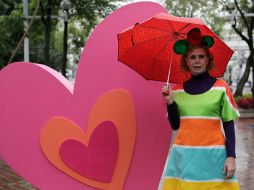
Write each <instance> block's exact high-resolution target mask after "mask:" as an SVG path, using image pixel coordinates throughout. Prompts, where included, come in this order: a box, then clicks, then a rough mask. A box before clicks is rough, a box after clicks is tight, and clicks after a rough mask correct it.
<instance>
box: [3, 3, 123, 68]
mask: <svg viewBox="0 0 254 190" xmlns="http://www.w3.org/2000/svg"><path fill="white" fill-rule="evenodd" d="M38 1H39V0H30V1H29V12H30V14H32V13H33V12H34V9H35V7H36V5H37V3H38ZM122 1H124V0H122ZM117 2H120V0H95V1H87V0H77V1H72V7H71V9H70V11H69V18H70V19H69V23H70V24H69V27H70V29H71V30H70V38H71V40H70V41H71V43H72V46H71V48H72V49H71V50H70V51H69V52H72V53H74V57H77V55H79V54H80V49H81V48H82V47H83V46H84V44H85V41H86V39H87V37H88V35H89V34H90V31H91V30H92V28H94V26H95V25H96V24H97V22H98V21H99V19H100V18H103V17H105V16H106V15H107V14H109V13H110V12H111V11H113V10H114V9H115V8H116V7H117V6H116V3H117ZM0 8H2V9H1V11H0V16H1V15H2V17H3V18H2V19H1V18H0V26H1V28H0V31H1V32H2V33H1V34H2V36H0V42H4V43H3V44H1V45H3V46H5V45H7V46H8V45H9V46H10V47H9V48H10V49H9V50H5V49H4V48H3V49H1V50H4V51H5V52H6V54H5V56H4V57H3V56H1V57H0V66H1V68H2V67H3V66H5V65H6V64H7V62H8V61H7V60H8V57H10V53H11V50H12V49H14V48H15V44H16V43H15V42H17V41H19V40H18V39H20V38H21V37H20V34H23V33H24V32H23V28H24V27H23V26H22V25H23V23H22V21H21V17H22V16H23V15H22V13H23V10H22V8H23V7H22V1H21V0H18V1H7V0H2V1H0ZM59 11H60V1H59V0H40V9H39V12H38V15H41V19H40V20H36V21H35V24H34V25H33V26H32V28H31V30H30V31H29V39H30V49H31V55H30V58H31V61H32V62H39V63H43V64H46V65H48V66H50V67H52V68H54V69H56V70H60V67H61V61H62V59H61V57H62V56H61V55H60V54H61V53H62V52H61V50H62V48H61V47H59V46H61V45H62V43H59V42H60V41H61V39H63V38H61V36H62V32H61V31H62V28H59V26H61V25H59V22H58V20H53V19H52V16H53V15H58V13H59ZM6 18H8V19H7V20H6ZM15 19H16V20H17V19H19V22H16V21H15V22H13V21H14V20H15ZM10 22H11V23H10ZM60 22H61V21H60ZM14 23H15V24H14ZM18 23H19V24H18ZM11 24H13V27H9V25H11ZM16 24H17V25H16ZM14 26H16V27H14ZM80 26H85V27H80ZM16 29H17V30H18V31H15V30H16ZM72 32H73V35H72ZM17 34H19V35H17ZM10 35H13V36H14V37H15V40H13V44H12V43H11V44H10V43H9V44H8V43H7V42H6V41H5V39H10V38H9V36H10ZM11 41H12V39H11ZM56 41H57V42H58V43H56V44H55V42H56ZM70 41H68V42H70ZM41 47H43V50H42V49H41ZM22 51H23V50H20V51H19V53H18V55H16V56H15V58H14V60H13V61H17V60H18V56H19V55H22V53H23V52H22ZM42 52H43V55H42ZM21 57H23V56H21Z"/></svg>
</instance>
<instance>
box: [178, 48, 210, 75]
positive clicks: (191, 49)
mask: <svg viewBox="0 0 254 190" xmlns="http://www.w3.org/2000/svg"><path fill="white" fill-rule="evenodd" d="M199 48H202V49H204V50H205V53H206V55H207V57H208V65H207V67H206V70H207V71H210V70H211V69H212V68H213V66H214V62H213V55H212V53H211V52H210V51H209V48H207V47H206V46H204V45H194V46H193V45H189V47H188V49H187V52H186V53H185V54H184V55H183V56H182V58H181V64H180V68H181V70H182V71H185V72H189V71H190V69H189V67H188V65H187V62H186V59H187V57H188V55H189V54H190V53H192V52H193V51H194V50H196V49H199Z"/></svg>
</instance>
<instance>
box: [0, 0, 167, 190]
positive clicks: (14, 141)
mask: <svg viewBox="0 0 254 190" xmlns="http://www.w3.org/2000/svg"><path fill="white" fill-rule="evenodd" d="M140 10H142V11H140ZM158 12H166V9H165V8H163V7H162V6H160V5H159V4H156V3H153V2H140V3H134V4H131V5H128V6H124V7H122V8H120V9H118V10H117V11H115V12H114V13H112V14H110V15H109V16H107V17H106V18H105V20H103V21H102V22H101V23H100V24H99V25H98V26H97V27H96V28H95V29H94V31H93V33H92V34H91V35H90V37H89V40H88V42H87V43H86V46H85V48H84V51H83V53H82V55H81V56H80V61H79V65H78V71H77V75H76V79H75V84H74V85H72V84H71V83H70V82H69V81H67V80H66V79H65V78H63V77H62V76H61V75H60V74H59V73H58V72H57V71H55V70H52V69H50V68H48V67H47V66H44V65H38V64H32V63H25V62H19V63H14V64H10V65H8V66H7V67H5V68H4V69H2V70H1V71H0V92H1V95H0V96H1V101H0V115H1V119H0V131H1V132H0V157H1V159H3V160H5V161H6V162H7V163H8V164H9V165H10V166H11V167H12V168H13V169H14V170H15V171H16V172H17V173H18V174H19V175H21V176H22V177H24V178H25V179H27V180H28V181H29V182H30V183H32V184H33V185H34V186H35V187H37V188H38V189H41V190H56V189H57V190H58V189H60V190H70V189H73V190H74V189H75V190H94V189H104V190H105V189H107V190H116V189H117V190H118V189H124V190H136V189H145V190H154V189H157V188H158V184H159V181H160V177H161V174H162V171H163V167H164V164H165V161H166V157H167V154H168V148H169V145H170V135H171V130H170V127H169V124H168V121H167V119H166V118H165V115H166V113H165V112H166V107H164V106H163V102H162V98H161V95H160V92H161V87H162V85H163V84H162V83H158V82H154V81H146V80H144V79H143V78H142V77H141V76H140V75H138V74H137V73H136V72H134V71H133V70H132V69H130V68H128V67H127V66H125V65H124V64H121V63H119V62H118V61H117V34H118V33H120V32H121V31H123V30H125V29H126V28H128V27H130V26H132V25H133V24H135V23H136V22H143V21H144V20H146V19H148V18H149V17H151V16H153V15H155V14H157V13H158ZM117 89H124V90H126V91H127V92H128V94H130V97H131V99H132V102H133V103H132V104H131V105H132V106H134V107H135V117H136V119H135V120H136V121H137V123H136V124H135V125H136V126H137V136H136V141H135V148H134V153H133V157H132V160H131V163H130V165H129V166H130V167H129V169H128V171H127V170H125V173H123V172H122V173H121V167H118V165H119V164H118V163H119V161H118V160H117V162H116V168H115V170H117V169H118V171H117V172H116V171H115V172H116V173H115V172H114V174H113V177H112V181H113V180H114V179H116V180H115V181H116V182H118V181H119V180H118V176H120V178H121V182H120V183H121V184H116V183H115V184H111V183H112V182H111V183H110V184H106V183H102V182H97V181H94V180H90V179H84V180H83V183H81V182H80V181H81V177H83V176H81V175H80V174H77V173H76V172H74V171H73V173H71V175H69V174H70V172H71V171H70V172H67V173H66V170H68V169H69V170H72V169H70V168H69V167H68V166H66V165H65V164H64V163H63V165H64V166H65V167H66V168H64V169H63V168H62V165H56V163H57V161H58V160H57V161H55V160H54V159H53V160H51V159H50V160H48V159H47V157H45V154H44V152H43V151H42V150H41V147H40V145H39V139H40V134H41V130H42V128H43V126H44V125H45V123H46V122H48V121H51V119H52V118H55V117H59V116H60V117H64V118H67V119H68V120H70V121H73V123H75V126H72V127H70V126H69V127H70V129H71V130H74V131H76V130H77V131H78V132H77V133H78V134H80V135H77V136H82V133H84V132H87V131H88V130H89V129H91V130H93V129H94V128H93V127H94V126H98V123H91V124H90V122H91V121H92V120H94V118H98V116H97V115H94V116H93V119H92V120H91V119H90V117H91V116H90V112H91V110H92V109H93V106H94V105H95V103H96V102H97V100H98V99H99V97H101V96H102V95H104V94H105V93H107V92H109V91H112V90H117ZM114 101H115V100H114V99H111V100H110V101H109V103H108V106H104V107H105V110H103V111H102V112H101V115H102V116H104V115H106V114H107V110H109V109H110V108H111V106H112V104H111V102H114ZM102 107H103V106H102ZM155 110H156V111H155ZM116 114H118V115H119V116H117V117H120V116H121V117H123V118H128V116H129V117H130V115H128V114H126V113H125V112H124V108H123V109H122V111H121V112H120V111H119V110H118V111H115V112H114V114H113V115H116ZM112 117H113V116H111V117H101V118H102V119H103V120H100V122H101V121H105V120H111V119H112ZM98 121H99V120H98ZM100 122H99V123H100ZM114 122H115V120H114ZM67 123H68V122H67ZM115 124H116V127H118V126H119V125H118V123H117V120H116V123H115ZM70 125H73V124H70ZM88 126H91V127H90V128H89V127H88ZM77 128H79V129H77ZM75 129H76V130H75ZM121 129H122V131H123V136H125V137H126V138H127V139H128V138H129V137H128V135H126V133H127V132H126V131H128V124H127V126H125V125H124V127H123V126H121ZM59 130H60V129H59ZM56 131H57V130H56ZM118 132H119V131H118ZM56 134H57V133H56ZM89 134H90V133H89ZM53 137H54V138H55V136H54V135H53ZM65 137H66V138H65ZM65 137H64V138H65V139H64V140H66V139H72V138H73V137H71V136H68V135H66V136H65ZM67 137H68V138H67ZM77 139H79V140H80V141H82V138H77ZM46 140H47V139H46ZM64 140H63V141H61V142H60V144H59V145H61V143H63V142H64ZM82 142H83V141H82ZM86 142H87V143H88V141H86ZM119 142H123V146H124V147H121V146H120V145H119V154H118V158H117V159H119V160H123V159H124V154H122V155H123V158H120V153H121V150H125V146H127V145H128V142H126V141H125V140H124V141H121V139H120V138H119ZM49 146H50V145H49ZM56 147H58V144H57V146H56ZM47 148H49V147H47ZM54 151H56V152H50V155H51V153H52V154H54V153H56V154H57V155H58V156H59V157H60V155H59V148H58V149H54ZM20 159H22V162H20ZM59 159H60V161H61V162H62V160H61V158H59ZM50 161H51V162H50ZM52 161H53V162H52ZM52 163H53V164H52ZM55 166H57V168H56V167H55ZM64 166H63V167H64ZM120 166H122V165H120ZM119 171H120V172H119ZM127 172H128V176H127V177H126V175H127ZM66 174H68V175H66ZM75 174H76V175H75ZM70 176H71V177H70ZM75 176H76V177H75ZM83 178H85V177H83ZM75 179H76V180H75ZM93 184H95V185H93ZM115 185H117V186H118V187H120V188H114V187H115ZM121 187H123V188H121Z"/></svg>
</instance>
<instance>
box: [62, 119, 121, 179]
mask: <svg viewBox="0 0 254 190" xmlns="http://www.w3.org/2000/svg"><path fill="white" fill-rule="evenodd" d="M117 153H118V135H117V130H116V128H115V125H114V123H112V122H111V121H105V122H102V123H101V124H100V125H99V126H98V127H96V129H95V130H94V132H93V134H92V136H91V137H90V140H89V144H88V145H87V146H86V145H85V144H84V143H82V142H80V141H78V140H75V139H68V140H66V141H64V142H63V144H62V145H61V147H60V156H61V158H62V160H63V161H64V163H65V164H66V165H67V166H69V167H70V168H71V169H73V170H74V171H76V172H77V173H79V174H81V175H83V176H86V177H89V178H91V179H93V180H97V181H101V182H105V183H109V182H110V181H111V179H112V175H113V172H114V169H115V164H116V159H117Z"/></svg>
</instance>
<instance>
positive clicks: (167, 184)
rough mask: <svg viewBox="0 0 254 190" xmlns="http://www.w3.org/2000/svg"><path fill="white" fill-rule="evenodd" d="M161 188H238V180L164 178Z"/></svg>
mask: <svg viewBox="0 0 254 190" xmlns="http://www.w3.org/2000/svg"><path fill="white" fill-rule="evenodd" d="M162 189H163V190H215V189H218V190H240V187H239V184H238V182H226V181H222V182H189V181H188V182H187V181H182V180H179V179H164V181H163V188H162Z"/></svg>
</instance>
